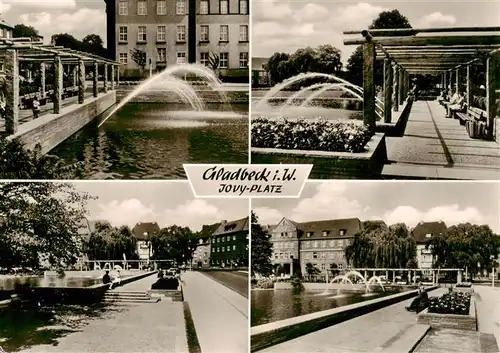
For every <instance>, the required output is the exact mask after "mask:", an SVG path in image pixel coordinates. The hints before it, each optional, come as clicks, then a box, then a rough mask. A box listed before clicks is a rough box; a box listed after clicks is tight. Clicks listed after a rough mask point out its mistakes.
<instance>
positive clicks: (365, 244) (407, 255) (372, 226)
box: [345, 221, 417, 268]
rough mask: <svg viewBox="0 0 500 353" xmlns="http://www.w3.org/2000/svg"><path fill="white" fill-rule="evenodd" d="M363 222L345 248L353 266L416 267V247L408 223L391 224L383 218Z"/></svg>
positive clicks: (347, 257) (348, 259)
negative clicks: (384, 221)
mask: <svg viewBox="0 0 500 353" xmlns="http://www.w3.org/2000/svg"><path fill="white" fill-rule="evenodd" d="M363 226H364V227H363V230H362V231H361V232H359V233H358V234H356V235H355V236H354V239H353V241H352V243H351V244H349V245H348V246H347V247H346V249H345V255H346V259H347V261H348V262H349V263H351V264H352V265H353V266H354V267H378V268H409V266H410V267H413V264H414V259H415V257H416V249H417V248H416V243H415V240H414V238H413V237H412V235H411V232H410V230H409V229H408V227H407V226H406V225H405V224H402V223H398V224H394V225H392V226H389V227H388V226H387V225H386V224H385V223H382V222H370V221H368V222H364V224H363Z"/></svg>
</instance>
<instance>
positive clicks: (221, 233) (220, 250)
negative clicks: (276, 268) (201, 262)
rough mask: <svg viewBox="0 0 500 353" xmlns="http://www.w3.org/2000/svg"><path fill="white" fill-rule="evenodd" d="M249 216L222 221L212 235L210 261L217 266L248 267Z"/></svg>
mask: <svg viewBox="0 0 500 353" xmlns="http://www.w3.org/2000/svg"><path fill="white" fill-rule="evenodd" d="M249 229H250V228H249V217H246V218H242V219H238V220H236V221H231V222H228V221H222V222H221V224H220V225H219V227H218V228H217V230H216V231H215V232H214V234H213V235H212V237H211V247H210V263H211V265H212V266H216V267H248V239H249V234H248V233H249Z"/></svg>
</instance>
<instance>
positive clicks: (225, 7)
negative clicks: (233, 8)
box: [118, 0, 248, 16]
mask: <svg viewBox="0 0 500 353" xmlns="http://www.w3.org/2000/svg"><path fill="white" fill-rule="evenodd" d="M128 9H129V3H128V0H120V2H119V4H118V14H119V15H120V16H127V15H128V14H129V13H128ZM229 10H230V8H229V0H219V12H217V13H216V14H220V15H227V14H229V12H230V11H229ZM186 13H187V12H186V0H176V1H175V14H176V15H186ZM211 13H212V14H213V13H214V12H211V11H210V3H209V0H201V1H200V15H209V14H211ZM237 13H238V14H240V15H248V0H240V1H239V9H238V12H237ZM147 14H148V6H147V1H146V0H139V1H137V15H139V16H146V15H147ZM156 14H157V15H166V14H167V1H166V0H157V1H156Z"/></svg>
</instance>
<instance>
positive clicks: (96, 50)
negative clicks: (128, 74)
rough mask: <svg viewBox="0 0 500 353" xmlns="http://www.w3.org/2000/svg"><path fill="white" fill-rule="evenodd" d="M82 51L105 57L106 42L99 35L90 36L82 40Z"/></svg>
mask: <svg viewBox="0 0 500 353" xmlns="http://www.w3.org/2000/svg"><path fill="white" fill-rule="evenodd" d="M82 49H84V51H86V52H89V53H93V54H96V55H99V56H104V55H105V54H106V49H105V48H104V42H103V40H102V38H101V36H99V35H98V34H88V35H86V36H85V37H84V38H83V40H82Z"/></svg>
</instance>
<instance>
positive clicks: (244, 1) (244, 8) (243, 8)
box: [240, 0, 248, 15]
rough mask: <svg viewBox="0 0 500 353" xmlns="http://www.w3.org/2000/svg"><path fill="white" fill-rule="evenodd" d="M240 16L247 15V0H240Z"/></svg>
mask: <svg viewBox="0 0 500 353" xmlns="http://www.w3.org/2000/svg"><path fill="white" fill-rule="evenodd" d="M240 14H241V15H248V0H240Z"/></svg>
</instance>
